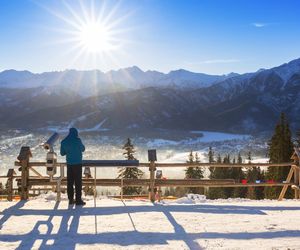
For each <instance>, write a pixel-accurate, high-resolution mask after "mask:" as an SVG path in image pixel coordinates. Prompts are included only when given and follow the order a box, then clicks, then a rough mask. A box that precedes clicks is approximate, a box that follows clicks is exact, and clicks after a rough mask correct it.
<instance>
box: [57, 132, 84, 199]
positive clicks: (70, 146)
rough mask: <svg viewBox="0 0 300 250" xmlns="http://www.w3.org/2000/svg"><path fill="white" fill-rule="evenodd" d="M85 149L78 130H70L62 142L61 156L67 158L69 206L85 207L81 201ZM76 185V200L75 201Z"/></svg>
mask: <svg viewBox="0 0 300 250" xmlns="http://www.w3.org/2000/svg"><path fill="white" fill-rule="evenodd" d="M84 150H85V147H84V145H83V144H82V142H81V139H80V138H79V137H78V131H77V129H76V128H70V130H69V134H68V136H67V137H66V138H65V139H63V140H62V142H61V147H60V154H61V155H62V156H64V155H66V158H67V192H68V199H69V205H72V204H74V203H76V205H85V202H84V201H83V200H82V199H81V191H82V152H84ZM74 184H75V194H76V200H75V201H74Z"/></svg>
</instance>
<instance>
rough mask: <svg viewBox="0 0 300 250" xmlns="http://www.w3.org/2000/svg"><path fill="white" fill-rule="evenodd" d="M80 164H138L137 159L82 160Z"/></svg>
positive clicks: (119, 165)
mask: <svg viewBox="0 0 300 250" xmlns="http://www.w3.org/2000/svg"><path fill="white" fill-rule="evenodd" d="M82 166H89V167H127V166H135V167H137V166H139V161H137V160H83V161H82Z"/></svg>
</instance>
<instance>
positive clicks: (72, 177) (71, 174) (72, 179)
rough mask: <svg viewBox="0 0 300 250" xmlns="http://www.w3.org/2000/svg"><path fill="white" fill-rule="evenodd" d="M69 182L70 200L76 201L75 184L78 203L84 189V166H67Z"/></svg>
mask: <svg viewBox="0 0 300 250" xmlns="http://www.w3.org/2000/svg"><path fill="white" fill-rule="evenodd" d="M67 180H68V187H67V192H68V199H69V200H73V199H74V184H75V192H76V201H81V189H82V165H81V164H76V165H67Z"/></svg>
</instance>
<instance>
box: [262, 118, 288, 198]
mask: <svg viewBox="0 0 300 250" xmlns="http://www.w3.org/2000/svg"><path fill="white" fill-rule="evenodd" d="M292 153H293V142H292V139H291V131H290V128H289V123H288V122H287V120H286V117H285V114H284V113H281V115H280V120H279V122H278V123H277V124H276V126H275V130H274V134H273V136H272V138H271V140H270V142H269V152H268V155H269V157H270V163H283V162H289V161H290V157H291V155H292ZM289 171H290V168H288V167H269V168H268V171H267V173H266V178H267V179H269V180H274V181H276V182H282V181H284V180H285V179H286V177H287V175H288V172H289ZM280 191H281V188H280V187H272V188H269V187H266V188H265V196H266V198H269V199H276V198H278V195H279V193H280ZM286 197H287V198H292V192H291V189H290V188H288V191H287V193H286Z"/></svg>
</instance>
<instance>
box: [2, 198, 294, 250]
mask: <svg viewBox="0 0 300 250" xmlns="http://www.w3.org/2000/svg"><path fill="white" fill-rule="evenodd" d="M52 198H53V197H51V195H50V196H49V195H48V196H47V195H44V196H41V197H38V198H36V199H31V200H30V201H28V202H0V211H1V213H0V249H121V248H122V249H123V248H126V249H178V250H179V249H288V248H290V249H300V228H299V218H300V206H299V205H300V201H296V200H288V201H287V200H285V201H281V202H278V201H267V200H265V201H249V200H241V199H232V200H217V201H209V200H206V201H199V202H194V201H193V200H189V199H187V198H183V199H181V200H179V201H177V202H171V203H169V202H164V203H162V204H152V203H150V202H148V201H128V200H127V201H124V202H122V201H120V200H113V199H106V198H103V199H98V200H97V202H96V207H95V204H94V201H93V199H89V200H87V205H86V206H85V207H76V208H75V207H68V204H67V200H66V199H63V201H61V202H60V203H56V202H55V201H54V200H53V199H52Z"/></svg>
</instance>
